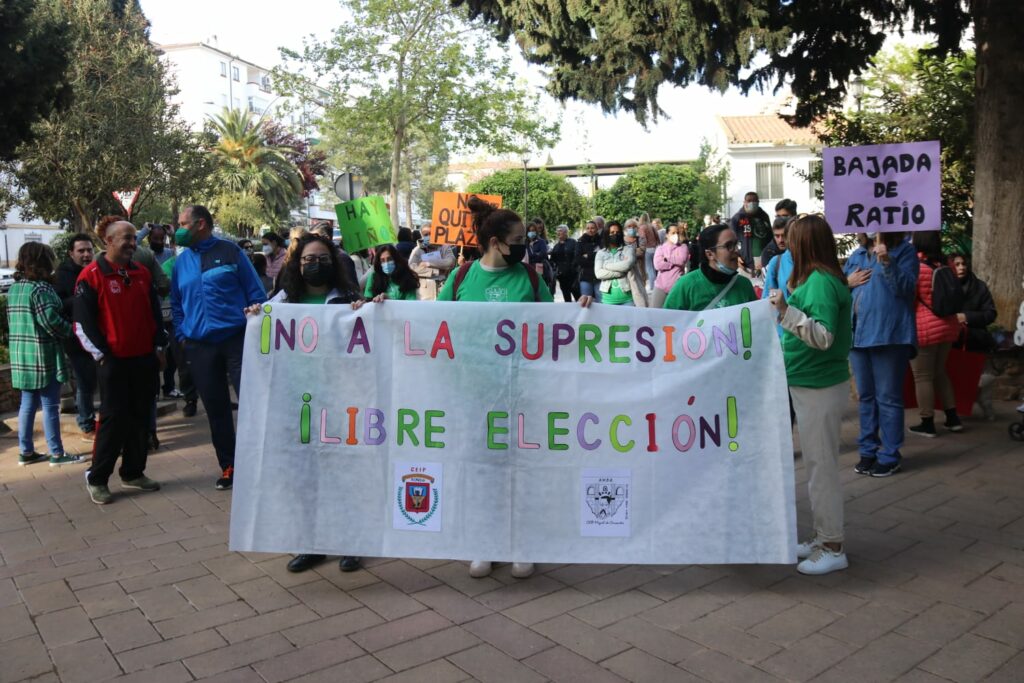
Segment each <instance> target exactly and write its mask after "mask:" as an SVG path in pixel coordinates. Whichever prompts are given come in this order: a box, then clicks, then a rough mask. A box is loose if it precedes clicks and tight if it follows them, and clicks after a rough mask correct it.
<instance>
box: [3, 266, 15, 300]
mask: <svg viewBox="0 0 1024 683" xmlns="http://www.w3.org/2000/svg"><path fill="white" fill-rule="evenodd" d="M13 284H14V268H0V294H6V293H7V290H9V289H10V288H11V285H13Z"/></svg>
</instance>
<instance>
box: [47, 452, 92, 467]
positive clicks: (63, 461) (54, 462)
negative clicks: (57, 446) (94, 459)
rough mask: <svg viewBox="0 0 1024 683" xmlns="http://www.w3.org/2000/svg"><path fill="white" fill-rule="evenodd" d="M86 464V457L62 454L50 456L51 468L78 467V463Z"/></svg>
mask: <svg viewBox="0 0 1024 683" xmlns="http://www.w3.org/2000/svg"><path fill="white" fill-rule="evenodd" d="M81 462H85V456H84V455H78V454H75V453H61V454H60V455H51V456H50V467H60V466H61V465H77V464H78V463H81Z"/></svg>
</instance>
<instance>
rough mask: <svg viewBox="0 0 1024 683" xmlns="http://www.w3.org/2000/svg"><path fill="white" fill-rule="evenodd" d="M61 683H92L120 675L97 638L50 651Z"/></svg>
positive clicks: (118, 668)
mask: <svg viewBox="0 0 1024 683" xmlns="http://www.w3.org/2000/svg"><path fill="white" fill-rule="evenodd" d="M50 656H51V657H52V658H53V663H54V665H55V666H56V667H57V673H58V675H59V676H60V680H61V682H62V683H93V682H94V681H104V680H106V679H108V678H113V677H114V676H118V675H120V674H121V667H119V666H118V665H117V661H116V660H115V659H114V657H113V655H111V654H110V651H109V650H107V646H106V645H104V644H103V641H102V640H100V639H99V638H96V639H95V640H86V641H84V642H81V643H75V644H73V645H64V646H62V647H57V648H53V649H51V650H50Z"/></svg>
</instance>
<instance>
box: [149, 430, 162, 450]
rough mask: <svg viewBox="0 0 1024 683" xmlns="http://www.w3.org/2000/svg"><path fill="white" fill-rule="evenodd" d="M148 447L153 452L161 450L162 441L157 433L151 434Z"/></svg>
mask: <svg viewBox="0 0 1024 683" xmlns="http://www.w3.org/2000/svg"><path fill="white" fill-rule="evenodd" d="M147 445H148V446H149V450H151V451H155V450H157V449H158V448H160V439H159V437H157V435H156V432H150V433H149V442H148V444H147Z"/></svg>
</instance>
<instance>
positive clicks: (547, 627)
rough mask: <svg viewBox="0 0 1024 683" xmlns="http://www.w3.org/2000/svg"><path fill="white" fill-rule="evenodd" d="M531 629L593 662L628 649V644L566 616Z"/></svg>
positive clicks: (535, 625) (543, 622) (536, 625)
mask: <svg viewBox="0 0 1024 683" xmlns="http://www.w3.org/2000/svg"><path fill="white" fill-rule="evenodd" d="M532 628H533V630H534V631H536V632H537V633H540V634H541V635H543V636H547V637H548V638H549V639H551V640H553V641H554V642H556V643H558V644H559V645H562V646H563V647H565V648H567V649H569V650H572V651H573V652H575V653H576V654H578V655H582V656H584V657H586V658H587V659H589V660H591V661H593V662H600V661H601V660H603V659H607V658H608V657H611V656H612V655H616V654H618V653H620V652H624V651H626V650H628V649H630V645H629V644H628V643H624V642H622V641H621V640H619V639H618V638H616V637H615V636H613V635H612V634H610V633H607V632H605V631H601V630H600V629H596V628H594V627H593V626H591V625H589V624H585V623H584V622H582V621H580V620H579V619H576V618H574V617H572V616H570V615H568V614H563V615H561V616H557V617H555V618H554V619H549V620H548V621H542V622H540V623H539V624H534V625H533V626H532Z"/></svg>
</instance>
